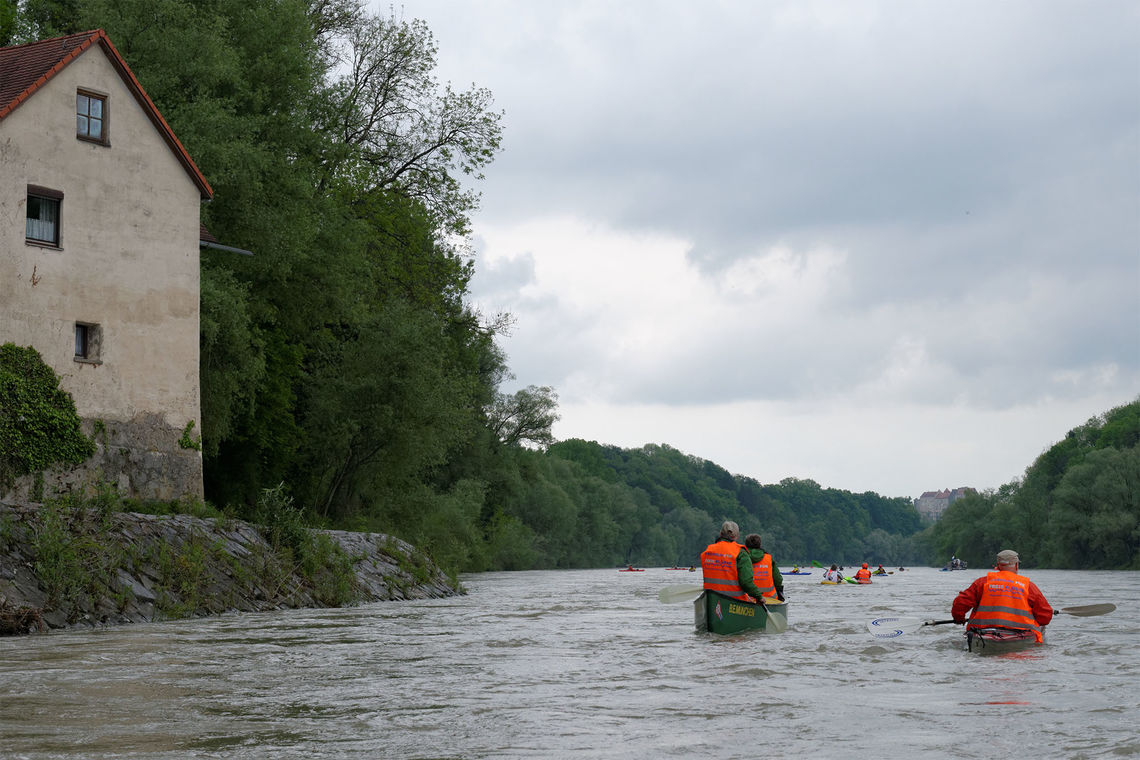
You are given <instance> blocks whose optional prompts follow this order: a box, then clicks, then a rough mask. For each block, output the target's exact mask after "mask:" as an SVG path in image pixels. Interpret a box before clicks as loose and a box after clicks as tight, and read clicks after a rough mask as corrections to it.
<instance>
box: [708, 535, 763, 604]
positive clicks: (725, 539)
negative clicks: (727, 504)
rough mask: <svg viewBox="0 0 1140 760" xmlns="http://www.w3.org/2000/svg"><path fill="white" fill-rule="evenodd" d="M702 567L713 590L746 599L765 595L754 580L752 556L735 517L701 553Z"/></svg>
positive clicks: (710, 588) (748, 600)
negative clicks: (744, 542) (742, 539)
mask: <svg viewBox="0 0 1140 760" xmlns="http://www.w3.org/2000/svg"><path fill="white" fill-rule="evenodd" d="M701 570H702V571H703V573H704V581H705V582H704V587H705V588H706V589H709V590H710V591H717V592H719V593H721V594H724V595H725V596H731V597H733V598H734V599H740V600H741V601H745V602H755V601H756V600H757V599H759V598H760V597H761V596H763V593H762V591H761V590H760V589H758V588H756V583H755V582H754V581H753V579H752V555H751V554H749V552H748V549H747V548H745V547H744V546H743V545H742V544H741V543H740V526H739V525H737V524H736V523H734V522H733V521H732V520H725V522H724V524H723V525H721V526H720V536H719V537H718V538H717V540H716V541H714V542H713V543H711V544H709V545H708V548H706V549H705V550H704V551H703V552H701ZM781 585H783V583H782V581H781Z"/></svg>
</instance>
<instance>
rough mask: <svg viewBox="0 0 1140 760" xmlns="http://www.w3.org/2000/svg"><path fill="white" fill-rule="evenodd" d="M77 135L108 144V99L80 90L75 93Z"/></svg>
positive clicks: (80, 137)
mask: <svg viewBox="0 0 1140 760" xmlns="http://www.w3.org/2000/svg"><path fill="white" fill-rule="evenodd" d="M75 136H76V137H78V138H79V139H80V140H90V141H91V142H97V143H102V144H103V145H106V144H107V99H106V98H105V97H103V96H102V95H96V94H94V93H91V92H83V91H82V90H80V91H79V92H76V93H75Z"/></svg>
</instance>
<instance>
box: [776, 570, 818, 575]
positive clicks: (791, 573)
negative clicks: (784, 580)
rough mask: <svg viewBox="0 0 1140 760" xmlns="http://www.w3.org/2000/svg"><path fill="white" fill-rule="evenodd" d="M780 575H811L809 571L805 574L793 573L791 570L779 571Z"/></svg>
mask: <svg viewBox="0 0 1140 760" xmlns="http://www.w3.org/2000/svg"><path fill="white" fill-rule="evenodd" d="M780 575H811V571H810V570H808V571H807V572H799V573H793V572H792V571H791V570H781V571H780Z"/></svg>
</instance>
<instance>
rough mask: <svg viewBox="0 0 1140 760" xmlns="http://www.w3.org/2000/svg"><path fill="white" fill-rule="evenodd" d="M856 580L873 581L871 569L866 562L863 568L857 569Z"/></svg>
mask: <svg viewBox="0 0 1140 760" xmlns="http://www.w3.org/2000/svg"><path fill="white" fill-rule="evenodd" d="M855 580H857V581H859V582H860V583H870V582H871V571H870V569H868V567H867V563H866V562H864V563H863V566H862V567H861V568H859V569H858V570H856V571H855Z"/></svg>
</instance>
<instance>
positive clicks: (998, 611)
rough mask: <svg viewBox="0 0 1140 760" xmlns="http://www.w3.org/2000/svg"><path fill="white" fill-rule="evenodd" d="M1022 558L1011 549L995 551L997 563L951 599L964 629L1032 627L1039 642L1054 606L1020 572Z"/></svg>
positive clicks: (951, 608)
mask: <svg viewBox="0 0 1140 760" xmlns="http://www.w3.org/2000/svg"><path fill="white" fill-rule="evenodd" d="M1020 569H1021V558H1020V557H1019V556H1018V554H1017V552H1015V551H1013V550H1012V549H1005V550H1003V551H1000V552H998V554H997V567H996V569H995V570H994V572H991V573H987V574H985V575H983V576H982V577H981V578H978V579H977V580H976V581H974V582H973V583H971V584H970V585H969V587H968V588H966V589H963V590H962V591H961V592H960V593H959V594H958V596H957V597H956V598H955V599H954V603H953V605H951V607H950V614H951V615H952V616H953V617H954V622H955V623H958V624H961V623H966V613H967V612H970V613H971V614H970V620H969V622H968V623H967V625H966V631H967V632H969V631H971V630H978V629H982V628H1008V629H1011V630H1015V631H1032V632H1033V634H1034V637H1035V638H1036V639H1037V641H1038V643H1040V642H1041V641H1043V640H1044V636H1043V634H1042V629H1043V628H1044V627H1045V626H1047V625H1049V623H1050V621H1052V620H1053V607H1052V606H1051V605H1050V604H1049V602H1048V600H1046V599H1045V595H1044V594H1042V593H1041V589H1039V588H1037V584H1035V583H1034V582H1033V581H1031V580H1029V579H1028V578H1026V577H1025V576H1024V575H1019V574H1018V571H1019V570H1020Z"/></svg>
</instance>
